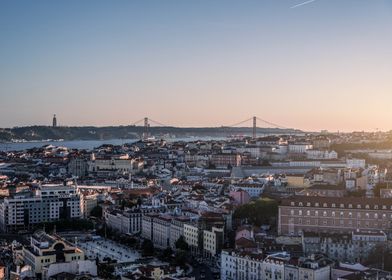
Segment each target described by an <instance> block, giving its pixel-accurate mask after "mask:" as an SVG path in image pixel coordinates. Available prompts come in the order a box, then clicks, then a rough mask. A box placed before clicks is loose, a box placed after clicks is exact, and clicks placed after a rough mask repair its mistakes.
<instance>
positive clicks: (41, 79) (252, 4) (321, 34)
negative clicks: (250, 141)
mask: <svg viewBox="0 0 392 280" xmlns="http://www.w3.org/2000/svg"><path fill="white" fill-rule="evenodd" d="M302 2H305V1H302ZM300 3H301V1H299V0H282V1H276V0H268V1H223V0H222V1H174V0H173V1H115V2H113V1H62V2H60V1H2V2H0V41H1V42H0V98H1V102H0V127H13V126H24V125H39V124H42V125H50V122H51V118H52V115H53V114H57V117H58V121H59V124H60V125H67V126H73V125H76V126H85V125H86V126H87V125H95V126H106V125H129V124H132V123H134V122H135V121H137V120H139V119H141V118H143V117H151V118H152V119H155V120H157V121H159V122H162V123H164V124H168V125H170V126H181V127H205V126H222V125H230V124H233V123H236V122H239V121H241V120H244V119H247V118H250V117H252V116H258V117H261V118H263V119H265V120H268V121H271V122H273V123H277V124H280V125H282V126H285V127H289V128H296V129H301V130H306V131H320V130H322V129H326V130H330V131H362V130H365V131H377V130H384V131H387V130H391V129H392V110H391V106H392V105H391V104H392V2H391V1H388V0H380V1H370V0H347V1H341V0H317V1H309V3H307V4H305V5H298V4H300ZM296 5H298V6H296ZM293 7H295V8H293ZM16 109H17V110H16ZM250 125H251V122H249V126H250ZM258 126H259V127H264V125H263V124H261V123H260V124H259V125H258ZM265 127H268V126H267V125H265Z"/></svg>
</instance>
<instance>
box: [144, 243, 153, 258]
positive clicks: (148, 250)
mask: <svg viewBox="0 0 392 280" xmlns="http://www.w3.org/2000/svg"><path fill="white" fill-rule="evenodd" d="M142 255H143V256H144V257H146V256H152V255H154V244H153V243H152V241H151V240H148V239H145V240H144V241H143V243H142Z"/></svg>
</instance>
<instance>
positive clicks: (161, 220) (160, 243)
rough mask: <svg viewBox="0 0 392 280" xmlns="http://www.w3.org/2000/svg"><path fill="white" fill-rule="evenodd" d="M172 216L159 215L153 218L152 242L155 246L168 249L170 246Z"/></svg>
mask: <svg viewBox="0 0 392 280" xmlns="http://www.w3.org/2000/svg"><path fill="white" fill-rule="evenodd" d="M171 221H172V217H171V216H168V215H159V216H157V217H156V218H155V219H154V220H153V225H152V226H153V234H152V242H153V243H154V246H155V247H157V248H161V249H166V248H167V247H169V246H170V242H169V240H170V224H171Z"/></svg>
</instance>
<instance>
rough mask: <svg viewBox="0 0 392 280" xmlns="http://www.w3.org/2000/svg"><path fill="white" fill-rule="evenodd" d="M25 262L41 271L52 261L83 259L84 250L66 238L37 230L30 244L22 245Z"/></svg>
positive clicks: (65, 261)
mask: <svg viewBox="0 0 392 280" xmlns="http://www.w3.org/2000/svg"><path fill="white" fill-rule="evenodd" d="M22 255H23V259H24V262H25V264H27V265H30V266H31V267H32V269H33V271H34V272H35V273H42V270H43V268H44V267H47V266H49V265H50V264H53V263H68V262H72V261H80V260H84V252H83V251H82V250H81V249H79V248H78V247H75V246H74V245H72V244H71V243H69V242H67V241H66V240H64V239H62V238H60V237H58V236H56V235H49V234H46V233H45V232H43V231H38V232H36V233H34V235H33V236H32V237H31V239H30V246H27V247H23V251H22Z"/></svg>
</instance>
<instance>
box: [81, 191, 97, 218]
mask: <svg viewBox="0 0 392 280" xmlns="http://www.w3.org/2000/svg"><path fill="white" fill-rule="evenodd" d="M97 205H98V194H85V193H83V192H81V193H80V214H81V216H82V217H83V218H84V219H86V218H88V217H89V216H90V213H91V211H92V210H93V209H94V208H95V207H96V206H97Z"/></svg>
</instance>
